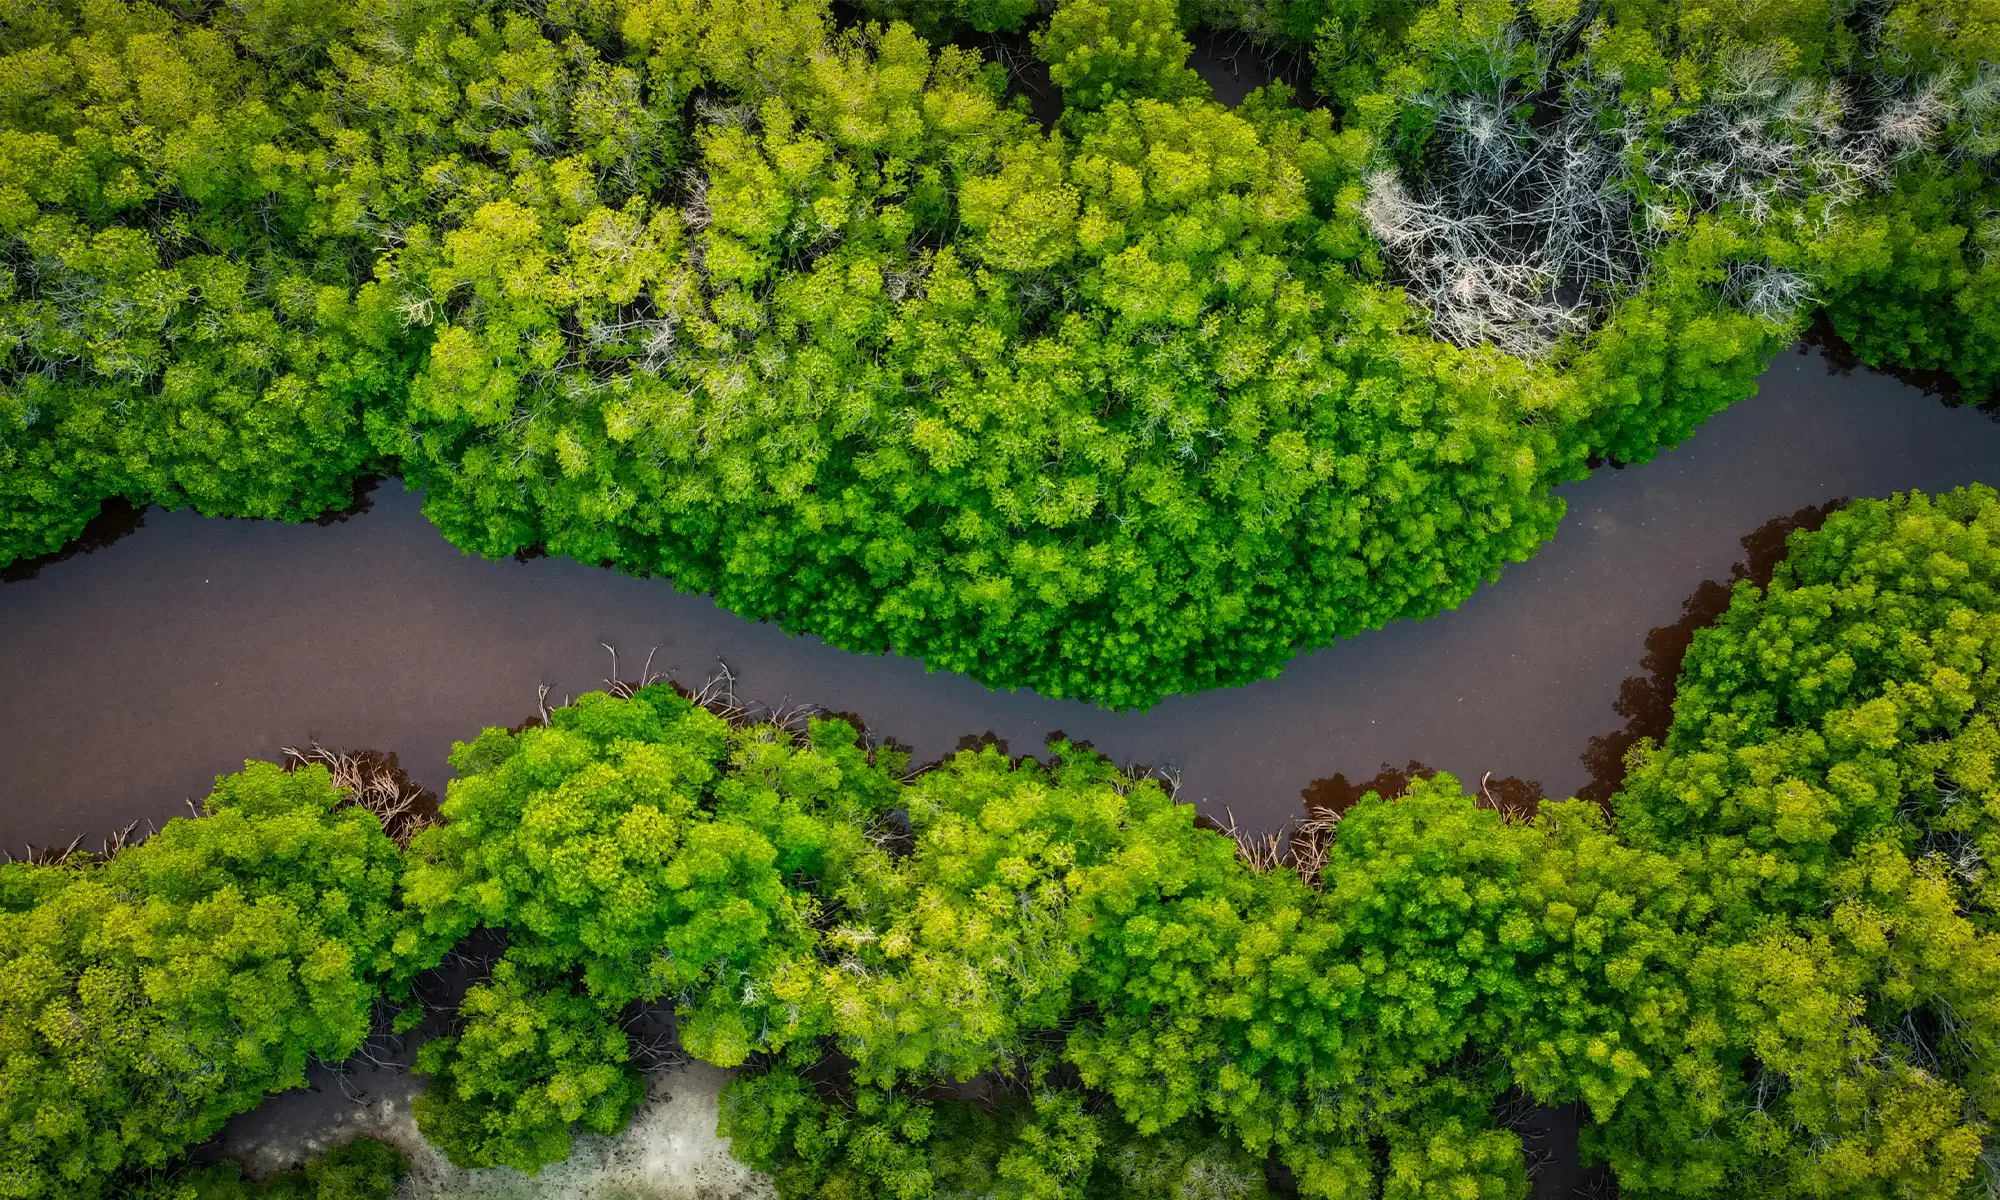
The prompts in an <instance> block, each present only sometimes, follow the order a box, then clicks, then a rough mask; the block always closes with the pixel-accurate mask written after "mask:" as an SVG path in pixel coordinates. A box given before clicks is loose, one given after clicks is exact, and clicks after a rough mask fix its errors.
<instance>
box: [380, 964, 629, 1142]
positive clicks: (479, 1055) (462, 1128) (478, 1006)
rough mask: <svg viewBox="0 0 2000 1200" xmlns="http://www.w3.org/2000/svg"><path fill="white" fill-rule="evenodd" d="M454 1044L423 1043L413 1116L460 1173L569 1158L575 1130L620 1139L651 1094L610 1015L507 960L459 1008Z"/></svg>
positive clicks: (445, 1040) (447, 1041)
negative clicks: (425, 1079)
mask: <svg viewBox="0 0 2000 1200" xmlns="http://www.w3.org/2000/svg"><path fill="white" fill-rule="evenodd" d="M458 1021H459V1023H460V1026H461V1028H460V1030H459V1032H458V1034H457V1036H455V1037H441V1038H435V1039H433V1040H431V1041H429V1042H426V1043H424V1047H423V1050H422V1051H421V1052H420V1053H419V1054H418V1056H417V1069H418V1070H419V1071H422V1072H424V1073H425V1074H427V1075H429V1076H430V1077H431V1080H430V1084H429V1086H428V1087H427V1088H426V1089H425V1090H424V1093H423V1095H421V1096H418V1097H417V1099H416V1101H415V1103H414V1105H413V1110H414V1112H415V1114H416V1118H417V1127H418V1128H419V1129H421V1130H423V1132H424V1136H425V1138H427V1139H429V1140H430V1142H431V1143H432V1144H434V1145H436V1146H437V1147H438V1148H439V1149H441V1150H443V1151H444V1152H445V1154H446V1156H447V1157H449V1158H450V1159H451V1161H452V1162H453V1163H454V1164H455V1165H457V1166H460V1167H493V1166H506V1167H514V1168H516V1169H518V1170H522V1171H528V1172H533V1171H536V1170H538V1169H540V1168H541V1167H543V1166H545V1165H546V1164H548V1163H552V1162H560V1161H562V1160H563V1159H565V1158H567V1157H569V1148H570V1130H571V1128H572V1127H573V1126H581V1127H582V1128H583V1129H585V1130H587V1131H588V1132H591V1133H616V1132H618V1131H619V1130H620V1129H623V1128H624V1127H625V1122H626V1120H627V1119H628V1118H629V1117H630V1116H631V1115H632V1108H633V1106H634V1105H636V1104H637V1103H638V1102H639V1101H640V1100H641V1099H643V1098H644V1097H645V1094H646V1084H645V1081H644V1080H642V1079H640V1078H639V1076H638V1073H637V1072H635V1071H633V1070H632V1068H631V1067H630V1066H629V1065H628V1062H627V1059H628V1058H629V1056H630V1046H629V1044H628V1043H627V1041H626V1039H625V1035H624V1033H623V1032H621V1031H620V1030H619V1029H618V1028H617V1026H615V1025H614V1024H612V1023H611V1021H610V1020H609V1019H608V1018H607V1016H606V1015H605V1011H604V1006H602V1005H600V1004H598V1003H595V1002H594V1001H593V1000H592V999H591V998H589V997H586V996H579V995H576V994H574V993H572V992H571V991H570V990H569V989H568V988H567V987H566V986H564V985H563V984H562V983H561V982H559V981H558V982H556V983H554V984H550V983H546V982H544V983H540V984H537V983H536V982H534V981H533V976H531V975H529V974H527V973H525V972H523V971H521V970H520V968H519V965H518V964H517V963H515V962H511V961H503V962H501V963H500V964H499V966H498V967H496V968H495V969H494V972H493V978H492V979H491V980H490V981H489V982H486V983H482V984H476V985H474V986H473V988H472V989H471V990H470V991H469V992H467V993H466V997H465V1000H464V1002H463V1003H462V1004H460V1006H459V1010H458Z"/></svg>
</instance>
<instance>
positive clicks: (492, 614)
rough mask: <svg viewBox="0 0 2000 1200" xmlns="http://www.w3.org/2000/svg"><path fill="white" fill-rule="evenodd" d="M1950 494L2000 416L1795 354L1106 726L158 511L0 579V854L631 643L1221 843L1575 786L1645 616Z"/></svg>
mask: <svg viewBox="0 0 2000 1200" xmlns="http://www.w3.org/2000/svg"><path fill="white" fill-rule="evenodd" d="M1975 480H1979V481H1984V482H1989V483H1995V484H2000V422H1995V421H1994V420H1992V419H1991V418H1989V417H1988V416H1987V415H1986V414H1985V413H1982V412H1980V411H1978V410H1976V409H1971V408H1955V409H1954V408H1948V407H1946V406H1945V405H1944V404H1942V403H1940V402H1939V401H1938V400H1937V399H1936V398H1934V397H1932V396H1928V395H1925V394H1924V393H1922V392H1920V391H1919V390H1917V389H1916V388H1913V387H1910V386H1908V385H1906V384H1903V383H1899V382H1897V381H1895V380H1893V379H1890V378H1888V377H1885V376H1881V375H1875V374H1870V373H1866V372H1853V373H1847V374H1839V373H1831V372H1830V370H1829V366H1828V363H1827V360H1826V359H1825V358H1824V357H1823V356H1822V355H1821V354H1820V352H1818V351H1812V352H1790V353H1787V354H1785V355H1783V356H1782V357H1780V358H1779V359H1778V360H1777V361H1776V362H1774V363H1773V364H1772V366H1771V368H1770V370H1769V371H1768V372H1767V373H1766V375H1765V377H1764V380H1763V386H1762V388H1761V390H1760V393H1759V394H1758V395H1757V396H1755V397H1753V398H1752V399H1749V400H1746V401H1744V402H1743V403H1741V404H1738V405H1736V406H1735V407H1733V408H1731V409H1729V410H1727V411H1726V412H1723V413H1722V414H1720V415H1718V416H1716V417H1715V418H1714V419H1712V420H1710V421H1709V422H1708V423H1707V425H1706V426H1704V427H1703V428H1702V429H1701V430H1699V431H1698V432H1697V433H1696V434H1695V435H1694V436H1693V437H1692V438H1690V439H1689V440H1688V441H1687V442H1686V443H1685V444H1683V445H1682V446H1681V447H1679V448H1678V449H1675V450H1672V451H1669V452H1666V453H1663V454H1661V455H1660V456H1659V457H1658V458H1656V459H1655V460H1654V461H1653V462H1651V463H1648V464H1645V465H1643V466H1633V467H1627V468H1624V469H1608V468H1607V469H1601V470H1599V471H1598V472H1596V473H1595V474H1594V475H1593V476H1591V477H1590V478H1589V479H1586V480H1583V481H1581V482H1578V483H1574V484H1570V485H1567V486H1565V487H1564V488H1562V489H1561V491H1560V494H1561V495H1562V496H1563V497H1564V498H1565V500H1566V501H1567V502H1568V506H1569V511H1568V515H1567V516H1566V517H1565V518H1564V519H1563V522H1562V526H1561V529H1560V531H1559V532H1558V533H1557V535H1556V537H1555V538H1554V540H1553V541H1551V542H1550V543H1549V544H1548V545H1547V546H1546V547H1544V548H1543V550H1542V552H1541V553H1540V554H1539V555H1538V556H1537V557H1536V558H1535V559H1533V560H1532V561H1530V562H1527V563H1523V564H1519V565H1515V566H1512V567H1509V568H1508V569H1507V570H1506V572H1505V573H1504V574H1503V575H1502V577H1501V578H1500V580H1499V582H1498V583H1496V584H1493V585H1490V586H1488V587H1485V588H1482V589H1481V590H1480V591H1478V592H1477V593H1475V594H1474V595H1473V597H1472V598H1471V599H1470V600H1468V601H1467V602H1466V603H1465V604H1463V605H1461V606H1460V607H1459V608H1458V609H1457V610H1455V611H1452V612H1448V613H1444V614H1441V615H1439V616H1437V617H1434V618H1432V619H1430V620H1426V621H1411V622H1405V623H1402V624H1398V625H1395V626H1392V627H1390V628H1388V629H1384V630H1380V631H1376V632H1372V633H1367V634H1364V635H1362V636H1359V637H1356V638H1353V639H1350V640H1348V641H1346V642H1343V643H1340V644H1338V645H1336V646H1333V647H1330V648H1328V649H1325V650H1320V651H1317V652H1314V653H1311V654H1305V655H1301V656H1300V657H1299V658H1297V659H1296V660H1295V661H1293V663H1292V664H1291V665H1290V666H1289V667H1288V668H1287V669H1286V670H1285V671H1284V673H1283V674H1282V675H1280V676H1279V677H1278V678H1275V679H1270V680H1266V681H1263V682H1260V683H1255V684H1251V685H1249V686H1246V687H1239V688H1230V689H1224V690H1219V691H1214V692H1208V693H1204V694H1200V695H1194V696H1180V697H1172V698H1169V699H1167V700H1165V701H1163V702H1162V703H1161V704H1159V705H1158V706H1156V707H1155V708H1153V709H1151V710H1150V711H1147V712H1126V713H1114V712H1109V711H1105V710H1103V709H1098V708H1093V707H1091V706H1089V705H1086V704H1083V703H1079V702H1076V701H1068V700H1049V699H1045V698H1043V697H1041V696H1038V695H1035V694H1033V693H1031V692H1026V691H1015V692H994V691H989V690H988V689H986V688H985V687H983V686H981V685H980V684H978V683H975V682H973V681H972V680H970V679H966V678H963V677H959V676H952V675H943V674H931V673H927V672H926V671H925V670H924V669H923V666H922V664H921V663H919V662H917V661H915V660H912V659H907V658H900V657H894V656H872V655H856V654H850V653H847V652H845V651H841V650H836V649H834V648H832V647H829V646H827V645H826V644H824V643H823V642H821V641H820V640H819V639H818V638H814V637H794V636H789V635H787V634H785V633H784V632H783V631H781V630H780V629H778V628H777V627H776V626H773V625H768V624H760V623H757V622H753V621H747V620H744V619H743V618H741V617H738V616H735V615H734V614H731V613H728V612H725V611H723V610H721V609H719V608H717V607H716V606H715V605H714V604H713V603H711V602H710V601H708V600H707V599H704V598H702V597H699V596H686V595H682V594H680V593H678V592H676V591H674V589H673V587H672V585H671V584H670V583H668V582H666V581H664V580H658V579H634V578H629V577H626V576H623V575H619V574H617V573H615V572H612V571H608V570H603V569H600V568H596V567H587V566H583V565H580V564H577V563H573V562H568V561H562V560H553V559H540V560H532V561H528V562H516V561H511V560H507V561H499V562H490V561H486V560H483V559H479V558H474V557H469V556H467V555H464V554H461V553H460V552H459V551H458V550H456V549H455V548H453V547H452V546H450V545H449V544H448V543H446V542H445V540H444V539H443V538H442V537H440V536H439V535H438V533H437V532H436V531H435V530H434V529H433V528H432V527H431V526H430V524H429V523H428V522H427V521H425V519H424V517H423V514H422V512H421V510H420V497H418V496H417V495H415V494H413V493H411V492H408V491H405V490H404V489H403V488H402V487H401V486H400V485H398V484H396V483H395V482H393V481H391V482H387V483H384V484H382V485H381V486H380V487H379V488H377V489H376V490H375V491H374V492H373V494H372V497H371V499H372V503H371V504H370V505H369V506H368V507H367V509H366V510H365V511H363V512H360V513H358V514H357V515H355V516H353V517H351V518H348V519H346V520H342V521H337V522H334V523H330V524H325V525H289V524H281V523H277V522H269V521H250V520H224V519H217V518H209V517H202V516H198V515H196V514H194V513H191V512H174V513H167V512H161V511H158V510H153V511H149V512H147V513H146V514H144V519H143V522H142V524H141V525H140V527H139V528H138V529H136V531H133V532H131V533H130V534H129V535H128V536H124V537H122V538H120V539H118V540H116V541H114V542H112V543H111V544H108V545H105V546H103V547H101V548H99V549H96V550H94V551H92V552H89V553H85V554H77V555H74V556H71V557H69V558H66V559H63V560H60V561H54V562H50V563H46V564H43V565H41V566H40V568H39V569H38V570H36V571H34V572H33V574H32V576H31V577H29V578H26V579H18V578H17V579H16V580H15V581H13V582H7V583H0V695H4V696H5V697H6V698H7V705H6V710H5V714H4V716H0V849H6V850H9V851H12V852H14V853H20V852H21V851H22V850H23V849H24V848H25V847H27V846H29V845H33V846H35V847H45V846H49V845H51V844H54V845H63V844H67V843H68V842H69V841H70V840H71V839H72V838H75V837H77V836H78V835H82V836H83V837H84V838H85V839H86V842H87V843H89V842H94V841H95V840H96V839H98V838H101V837H103V836H105V835H107V834H109V833H111V832H112V831H114V830H116V829H119V828H121V827H123V826H125V825H127V824H128V823H130V822H133V821H139V822H141V823H142V824H141V828H142V830H143V828H144V823H146V822H152V823H158V822H163V821H165V820H166V819H167V818H169V817H172V816H175V815H177V814H179V813H183V812H185V811H186V804H185V802H186V800H187V799H188V798H190V797H195V798H198V797H200V796H202V795H203V794H205V793H206V791H207V790H208V788H209V786H210V784H211V782H212V780H213V778H214V776H215V775H217V774H218V773H221V772H227V771H230V770H234V769H236V768H238V767H240V765H241V764H242V762H243V760H244V759H245V758H249V757H256V758H275V757H277V756H278V755H279V754H280V753H281V750H282V748H283V747H285V746H288V745H300V744H302V743H304V742H305V741H307V740H308V739H315V738H316V739H318V740H319V741H321V742H323V743H325V744H327V745H329V746H333V747H336V748H353V747H373V748H377V749H382V750H390V751H394V752H396V753H397V754H398V755H400V757H401V760H402V763H403V764H404V766H405V767H407V768H408V769H409V770H410V771H411V773H412V774H413V775H414V776H415V777H416V778H417V779H418V780H419V781H420V782H422V783H424V784H426V785H427V786H430V787H432V788H436V789H438V790H440V791H441V790H442V789H443V786H444V784H445V783H446V781H447V779H448V777H449V774H450V769H449V767H448V766H447V765H446V761H445V757H446V755H447V754H448V753H449V751H450V748H451V743H452V742H453V740H454V739H463V738H467V737H470V736H471V735H472V734H474V733H476V732H477V731H478V730H479V729H480V728H481V727H482V726H485V725H492V724H502V725H512V724H515V723H517V722H519V721H521V720H522V719H523V718H524V717H525V716H527V715H528V714H531V713H533V712H534V711H535V705H536V690H537V685H539V684H547V685H549V686H550V688H551V689H552V690H551V699H552V700H553V699H560V698H561V697H563V696H565V695H574V694H576V693H579V692H582V691H586V690H589V689H591V688H594V687H600V686H603V680H604V678H605V677H606V676H607V675H608V674H609V673H610V669H611V663H610V656H609V655H608V654H606V652H605V650H604V649H603V647H602V646H601V645H600V643H608V644H610V645H612V646H615V647H617V648H618V650H619V651H620V654H621V656H622V659H621V663H620V667H621V671H622V674H624V675H625V676H626V677H627V678H630V677H632V676H635V675H636V674H637V673H638V672H637V667H638V664H639V663H640V662H641V661H642V660H643V659H644V658H645V657H646V655H647V654H648V652H649V650H651V649H652V648H654V647H657V651H656V652H655V654H654V668H655V669H656V670H666V671H669V672H671V673H672V675H673V677H674V678H676V679H678V680H680V681H682V682H686V683H695V684H699V683H700V682H701V681H702V680H703V679H704V678H705V677H707V676H708V675H709V674H710V673H711V672H713V671H714V670H715V669H716V668H717V665H718V663H719V662H720V663H727V665H728V667H729V669H730V670H731V671H733V672H734V674H735V676H736V678H737V680H738V683H737V691H738V694H739V695H740V696H742V697H744V698H745V699H748V700H753V701H761V702H764V703H768V704H771V705H783V704H787V703H791V704H803V703H811V704H817V705H820V706H822V707H824V708H826V709H829V710H834V711H841V712H849V713H855V714H859V715H860V716H861V717H862V718H864V719H865V720H866V721H867V723H868V725H869V727H870V730H871V731H872V732H874V733H876V734H878V735H881V736H887V737H893V738H895V739H897V740H898V741H901V742H903V743H905V744H907V745H909V746H911V747H912V748H913V749H914V750H915V752H916V754H917V756H918V760H919V761H922V760H925V759H930V758H934V757H937V756H940V755H943V754H946V753H949V752H950V751H951V750H952V749H953V748H954V747H955V746H956V745H957V744H958V743H959V742H960V740H961V739H962V738H964V737H967V736H968V735H972V736H978V735H983V734H986V733H988V732H991V733H992V734H995V735H997V736H998V737H1000V738H1002V739H1004V740H1006V741H1007V742H1008V743H1009V744H1010V745H1011V747H1012V749H1013V750H1014V752H1015V753H1023V752H1033V751H1037V750H1039V749H1040V747H1041V745H1042V743H1043V742H1044V740H1045V739H1046V737H1047V736H1048V735H1049V734H1050V733H1051V732H1054V731H1058V730H1060V731H1062V732H1064V733H1066V734H1067V735H1068V736H1070V737H1072V738H1080V739H1087V740H1089V741H1090V742H1092V743H1093V744H1095V745H1096V746H1097V747H1098V749H1100V750H1102V751H1104V752H1105V753H1107V754H1109V755H1110V756H1112V757H1113V758H1115V759H1117V760H1119V761H1121V762H1125V763H1144V764H1153V765H1157V766H1162V767H1168V768H1172V769H1175V770H1177V771H1178V772H1179V777H1180V785H1181V791H1180V794H1181V796H1182V797H1183V798H1184V799H1187V800H1191V801H1194V802H1196V803H1198V804H1199V805H1201V807H1202V808H1203V810H1204V811H1206V812H1208V813H1210V814H1212V815H1216V816H1222V815H1223V813H1224V811H1225V809H1227V810H1230V811H1233V813H1234V815H1235V817H1236V819H1237V821H1238V822H1240V823H1241V824H1242V825H1244V826H1246V827H1253V826H1263V827H1266V828H1268V827H1273V826H1276V825H1278V824H1280V823H1281V822H1283V821H1285V820H1286V819H1288V818H1290V817H1292V816H1294V815H1296V814H1297V813H1298V812H1299V811H1300V805H1301V795H1302V793H1303V792H1305V791H1306V790H1307V789H1309V788H1313V787H1315V786H1318V787H1319V788H1320V790H1321V792H1324V790H1325V784H1324V783H1323V782H1321V783H1318V784H1317V785H1316V781H1324V780H1325V779H1326V778H1327V777H1329V776H1333V775H1335V774H1336V773H1340V774H1344V775H1346V776H1347V777H1348V778H1350V779H1355V780H1359V779H1365V778H1367V777H1368V776H1370V775H1372V774H1374V773H1375V771H1376V769H1377V768H1378V767H1380V766H1381V765H1383V764H1386V763H1395V764H1402V763H1405V762H1407V761H1408V760H1412V759H1420V760H1422V761H1423V762H1425V763H1428V764H1431V765H1432V766H1435V767H1438V768H1442V769H1444V770H1447V771H1450V772H1452V773H1454V774H1456V775H1458V776H1459V777H1460V778H1461V779H1463V780H1466V781H1468V782H1469V783H1474V784H1476V783H1477V781H1478V780H1480V779H1481V778H1482V777H1483V776H1484V775H1485V773H1487V772H1492V773H1493V775H1494V776H1495V777H1496V779H1497V778H1500V777H1509V776H1511V777H1517V778H1518V779H1521V780H1527V781H1531V782H1535V783H1539V784H1540V785H1541V791H1543V792H1544V793H1546V794H1548V795H1553V796H1567V795H1571V794H1574V793H1576V792H1579V791H1584V790H1588V788H1589V785H1590V783H1591V770H1590V767H1589V765H1588V764H1587V763H1586V760H1585V751H1586V749H1587V746H1588V743H1589V742H1590V739H1591V738H1593V737H1594V736H1599V735H1604V734H1608V733H1612V732H1613V731H1616V730H1618V729H1619V728H1620V727H1621V726H1623V725H1624V724H1625V719H1624V716H1623V715H1622V714H1621V712H1620V711H1618V709H1617V707H1616V706H1617V705H1618V702H1619V697H1620V693H1621V686H1622V685H1623V684H1624V681H1625V680H1626V679H1627V678H1628V677H1631V676H1634V675H1637V674H1639V673H1640V665H1641V660H1642V659H1644V658H1646V656H1647V654H1648V631H1650V630H1654V629H1656V628H1658V627H1664V626H1671V625H1672V624H1674V622H1675V621H1676V619H1677V618H1678V617H1679V616H1680V615H1681V608H1682V602H1683V600H1684V599H1685V598H1686V597H1687V596H1688V595H1689V594H1690V592H1692V591H1694V590H1695V589H1696V588H1697V586H1698V585H1699V584H1701V583H1702V581H1703V580H1707V579H1726V578H1728V577H1729V573H1730V569H1731V566H1732V564H1733V563H1735V562H1737V561H1738V560H1740V559H1742V558H1743V557H1744V547H1743V546H1742V545H1741V544H1740V540H1741V539H1742V538H1743V537H1744V536H1745V535H1747V534H1750V533H1751V532H1752V531H1754V530H1756V529H1757V528H1758V527H1759V526H1761V525H1763V524H1765V523H1766V522H1767V521H1769V520H1770V519H1772V518H1774V517H1779V516H1782V515H1785V514H1790V513H1793V512H1794V511H1795V510H1798V509H1800V508H1802V507H1805V506H1808V505H1817V504H1820V503H1822V502H1824V501H1827V500H1831V499H1835V498H1838V497H1850V496H1852V497H1858V496H1871V495H1883V494H1886V493H1889V492H1892V491H1896V490H1900V489H1906V488H1913V487H1915V488H1923V489H1926V490H1931V491H1939V490H1943V489H1947V488H1950V487H1953V486H1956V485H1959V484H1963V483H1968V482H1972V481H1975ZM25 573H26V572H22V571H19V570H16V571H14V572H12V574H14V575H15V576H19V575H22V574H25ZM1656 640H1657V639H1656ZM1629 690H1630V689H1629V688H1628V689H1627V691H1628V692H1629ZM1600 757H1601V755H1600Z"/></svg>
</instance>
